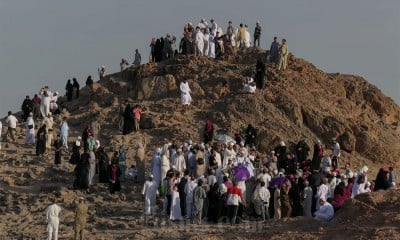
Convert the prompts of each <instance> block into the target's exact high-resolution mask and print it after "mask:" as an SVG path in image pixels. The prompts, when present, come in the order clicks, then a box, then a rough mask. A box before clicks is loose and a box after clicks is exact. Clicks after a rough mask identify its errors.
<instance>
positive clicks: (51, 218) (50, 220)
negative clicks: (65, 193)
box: [46, 204, 61, 240]
mask: <svg viewBox="0 0 400 240" xmlns="http://www.w3.org/2000/svg"><path fill="white" fill-rule="evenodd" d="M60 213H61V208H60V207H59V206H58V205H57V204H52V205H50V206H48V207H47V209H46V220H47V233H48V236H47V239H48V240H51V239H52V238H53V237H54V240H57V239H58V225H59V223H60V220H59V218H58V217H59V215H60Z"/></svg>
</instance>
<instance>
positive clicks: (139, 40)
mask: <svg viewBox="0 0 400 240" xmlns="http://www.w3.org/2000/svg"><path fill="white" fill-rule="evenodd" d="M399 13H400V1H398V0H385V1H376V0H353V1H352V0H335V1H328V0H297V1H287V0H280V1H266V0H259V1H253V0H248V1H243V0H214V1H209V0H203V1H191V0H158V1H155V0H113V1H110V0H87V1H85V0H67V1H66V0H34V1H33V0H0V74H1V75H0V76H1V77H0V79H1V80H0V86H1V87H0V116H5V115H6V114H7V111H8V110H13V111H17V110H19V108H20V105H21V104H22V101H23V99H24V98H25V95H31V96H33V94H34V93H36V92H37V91H39V89H40V88H41V87H42V86H44V85H48V86H49V87H50V88H51V89H52V90H54V91H59V92H60V93H62V94H64V93H65V90H64V88H65V83H66V81H67V79H69V78H72V77H76V78H77V79H78V81H79V82H80V84H81V86H83V85H84V82H85V81H86V77H87V76H88V75H92V77H94V79H97V78H98V77H97V68H98V67H99V66H102V65H104V66H106V68H107V70H108V72H109V73H110V72H116V71H118V70H119V62H120V60H121V58H127V59H128V60H129V62H132V60H133V55H134V54H133V52H134V49H136V48H138V49H139V51H140V52H141V53H142V58H143V59H146V60H147V58H148V54H149V47H148V45H149V43H150V39H151V38H152V37H161V36H164V35H165V34H166V33H171V34H173V35H176V36H177V37H178V39H179V38H180V37H181V34H182V31H183V26H184V24H185V23H186V22H188V21H191V22H193V24H197V23H198V22H199V21H200V19H201V18H205V19H207V20H209V19H210V18H214V19H215V20H216V22H217V24H219V25H220V26H222V27H223V29H224V30H225V29H226V26H227V21H228V20H232V21H233V23H234V25H235V26H238V25H239V23H240V22H243V23H246V24H247V25H249V29H250V32H251V35H253V29H254V25H255V22H256V21H257V20H259V21H260V22H261V25H262V28H263V29H262V47H263V48H269V45H270V42H271V41H272V38H273V36H274V35H276V36H278V37H279V38H286V39H287V41H288V45H289V50H290V51H291V52H292V53H294V54H295V55H296V56H297V57H300V58H303V59H305V60H307V61H310V62H312V63H313V64H314V65H316V66H317V67H319V68H321V69H322V70H324V71H327V72H341V73H348V74H355V75H360V76H362V77H364V78H366V79H367V80H368V81H369V82H370V83H372V84H374V85H376V86H378V87H379V88H380V89H381V90H382V91H383V93H384V94H386V95H388V96H390V97H391V98H392V99H394V100H395V101H396V102H397V104H399V103H400V44H399V43H400V14H399Z"/></svg>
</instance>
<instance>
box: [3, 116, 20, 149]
mask: <svg viewBox="0 0 400 240" xmlns="http://www.w3.org/2000/svg"><path fill="white" fill-rule="evenodd" d="M6 123H7V125H8V127H7V134H6V138H7V137H8V136H10V137H11V139H12V141H13V142H14V143H15V142H16V140H15V131H16V129H17V123H18V119H17V118H16V117H15V116H14V115H12V112H11V111H8V116H7V118H6Z"/></svg>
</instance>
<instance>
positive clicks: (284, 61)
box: [278, 39, 289, 70]
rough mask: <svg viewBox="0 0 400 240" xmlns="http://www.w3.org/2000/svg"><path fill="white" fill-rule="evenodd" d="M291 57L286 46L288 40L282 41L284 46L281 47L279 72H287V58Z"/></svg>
mask: <svg viewBox="0 0 400 240" xmlns="http://www.w3.org/2000/svg"><path fill="white" fill-rule="evenodd" d="M288 55H289V48H288V45H287V44H286V39H282V44H281V46H279V65H278V70H285V69H286V67H287V57H288Z"/></svg>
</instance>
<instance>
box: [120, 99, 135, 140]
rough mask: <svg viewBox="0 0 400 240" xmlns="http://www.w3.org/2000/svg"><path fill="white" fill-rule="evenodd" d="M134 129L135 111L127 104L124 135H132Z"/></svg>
mask: <svg viewBox="0 0 400 240" xmlns="http://www.w3.org/2000/svg"><path fill="white" fill-rule="evenodd" d="M133 127H134V116H133V111H132V107H131V105H130V104H129V103H127V105H126V107H125V111H124V127H123V131H122V134H123V135H126V134H129V133H131V132H132V131H133Z"/></svg>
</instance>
